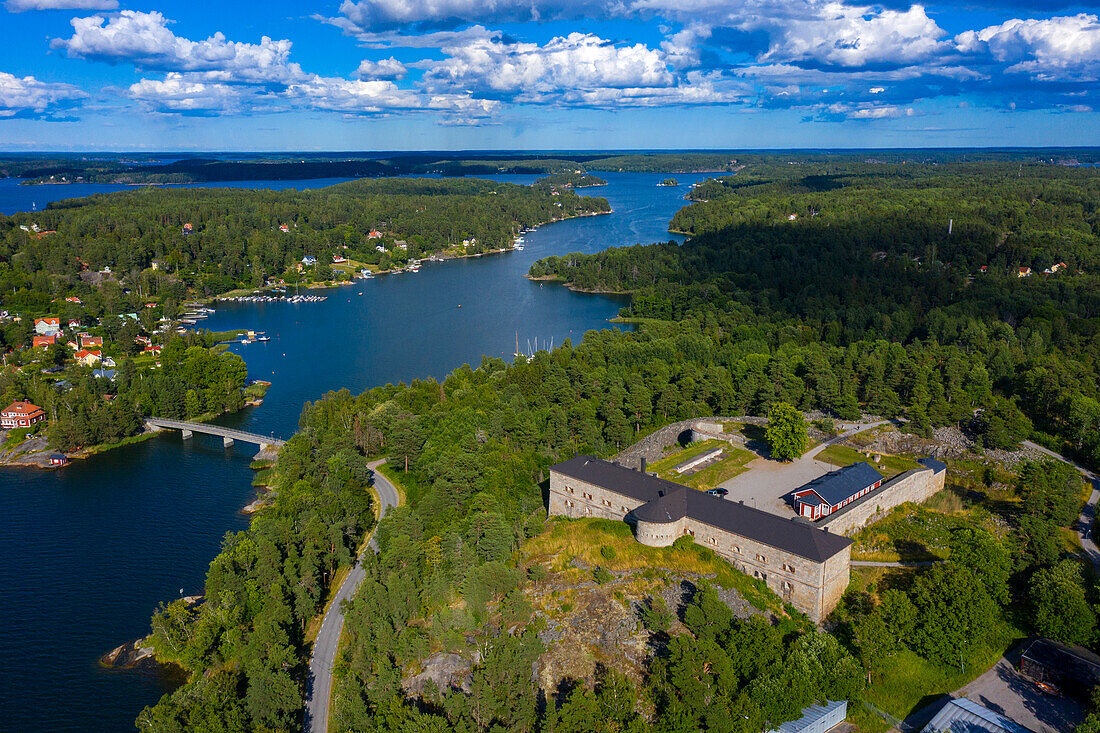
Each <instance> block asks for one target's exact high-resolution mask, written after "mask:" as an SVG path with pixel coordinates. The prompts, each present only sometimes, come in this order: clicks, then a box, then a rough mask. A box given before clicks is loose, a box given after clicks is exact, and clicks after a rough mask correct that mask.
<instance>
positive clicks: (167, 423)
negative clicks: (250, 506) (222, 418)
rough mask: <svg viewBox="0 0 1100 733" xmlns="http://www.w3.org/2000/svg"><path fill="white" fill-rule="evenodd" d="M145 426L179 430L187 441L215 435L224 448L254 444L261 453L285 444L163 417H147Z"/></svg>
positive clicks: (212, 426) (268, 436)
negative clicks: (193, 437)
mask: <svg viewBox="0 0 1100 733" xmlns="http://www.w3.org/2000/svg"><path fill="white" fill-rule="evenodd" d="M145 424H146V425H148V426H150V427H153V428H167V429H168V430H179V431H181V432H182V433H183V439H184V440H187V439H188V438H190V437H191V436H192V435H193V434H195V433H202V434H204V435H217V436H220V437H221V439H222V443H224V444H225V445H226V447H228V446H231V445H233V443H234V442H236V441H238V440H239V441H240V442H242V443H255V444H256V445H258V446H260V450H261V451H263V450H267V449H269V448H279V447H281V446H282V445H284V444H285V443H286V441H285V440H282V439H280V438H275V437H273V436H270V435H259V434H258V433H248V432H245V431H244V430H234V429H233V428H226V427H222V426H221V425H210V424H208V423H201V422H188V421H186V420H169V419H168V418H164V417H147V418H145Z"/></svg>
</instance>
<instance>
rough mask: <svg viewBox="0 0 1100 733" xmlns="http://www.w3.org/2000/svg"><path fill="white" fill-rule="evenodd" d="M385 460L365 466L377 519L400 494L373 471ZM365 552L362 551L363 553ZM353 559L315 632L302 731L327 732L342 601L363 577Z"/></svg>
mask: <svg viewBox="0 0 1100 733" xmlns="http://www.w3.org/2000/svg"><path fill="white" fill-rule="evenodd" d="M384 462H385V459H382V460H378V461H372V462H371V463H369V464H367V465H368V466H369V467H370V469H371V471H373V472H374V488H375V490H376V491H377V492H378V499H379V507H378V516H379V518H381V517H384V516H386V512H387V511H389V509H390V507H395V506H397V505H398V504H400V503H401V495H400V494H398V493H397V489H395V488H394V487H393V484H391V483H390V482H389V481H387V480H386V477H385V476H383V475H382V474H381V473H379V472H378V471H376V470H375V469H377V468H378V466H379V465H381V464H382V463H384ZM367 548H368V549H369V550H370V551H371V552H377V551H378V544H377V542H375V538H374V536H373V535H372V536H371V540H370V543H369V544H368V545H367ZM366 551H367V550H364V552H366ZM361 558H362V555H360V556H359V557H357V558H356V559H355V565H354V566H353V567H352V569H351V572H350V573H348V577H347V578H345V579H344V582H343V584H341V585H340V588H339V590H337V591H336V595H335V597H333V599H332V603H331V604H330V605H329V607H328V610H327V611H326V612H325V617H324V619H322V621H321V630H320V631H319V632H317V639H316V640H315V641H314V642H313V656H312V657H311V658H310V660H309V678H308V680H307V681H306V719H305V729H306V730H307V731H311V733H326V732H327V731H328V704H329V700H330V699H331V698H332V666H333V664H334V663H335V662H336V650H337V648H338V647H339V645H340V632H341V631H343V629H344V609H343V604H344V601H347V600H350V599H351V597H352V596H354V595H355V591H356V589H358V588H359V584H360V583H362V582H363V578H364V577H366V571H365V570H363V566H362V564H361V563H360V562H359V560H360V559H361Z"/></svg>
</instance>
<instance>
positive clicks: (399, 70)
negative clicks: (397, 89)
mask: <svg viewBox="0 0 1100 733" xmlns="http://www.w3.org/2000/svg"><path fill="white" fill-rule="evenodd" d="M408 73H409V70H408V68H407V67H406V66H405V64H403V63H401V62H400V61H398V60H397V59H395V58H394V57H393V56H390V57H389V58H388V59H382V60H381V61H371V60H370V59H363V60H362V61H360V62H359V68H358V69H356V70H355V75H356V76H358V77H359V78H360V79H403V78H405V76H406V75H408Z"/></svg>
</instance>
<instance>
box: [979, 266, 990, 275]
mask: <svg viewBox="0 0 1100 733" xmlns="http://www.w3.org/2000/svg"><path fill="white" fill-rule="evenodd" d="M978 272H980V273H982V274H983V275H985V274H986V273H988V272H989V265H982V266H981V267H979V268H978Z"/></svg>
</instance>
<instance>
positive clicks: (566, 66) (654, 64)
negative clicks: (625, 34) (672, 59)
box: [424, 33, 674, 95]
mask: <svg viewBox="0 0 1100 733" xmlns="http://www.w3.org/2000/svg"><path fill="white" fill-rule="evenodd" d="M443 51H444V53H445V54H446V55H447V58H445V59H444V60H442V61H439V62H433V63H431V64H430V65H429V66H428V69H427V71H426V72H425V74H424V80H425V83H426V86H427V87H428V88H429V89H432V90H436V89H455V88H458V89H472V90H474V91H475V92H484V93H494V94H505V95H506V94H515V93H524V94H528V95H535V94H556V93H559V92H561V91H563V90H593V89H601V88H608V87H610V88H620V89H624V88H628V87H663V86H671V85H672V84H673V81H674V78H673V75H672V73H671V72H670V71H669V69H668V67H667V65H666V63H665V60H664V55H663V54H662V53H661V52H660V51H658V50H655V49H651V48H647V47H646V46H645V45H644V44H641V43H638V44H635V45H633V46H617V45H614V44H612V43H610V42H608V41H605V40H604V39H602V38H599V37H598V36H594V35H591V34H585V33H571V34H569V35H568V36H565V37H557V38H553V39H551V40H550V41H548V42H547V43H546V44H545V45H541V46H540V45H539V44H537V43H502V42H498V41H495V40H483V41H479V42H475V43H471V44H468V45H464V46H455V47H448V48H445V49H443Z"/></svg>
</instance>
